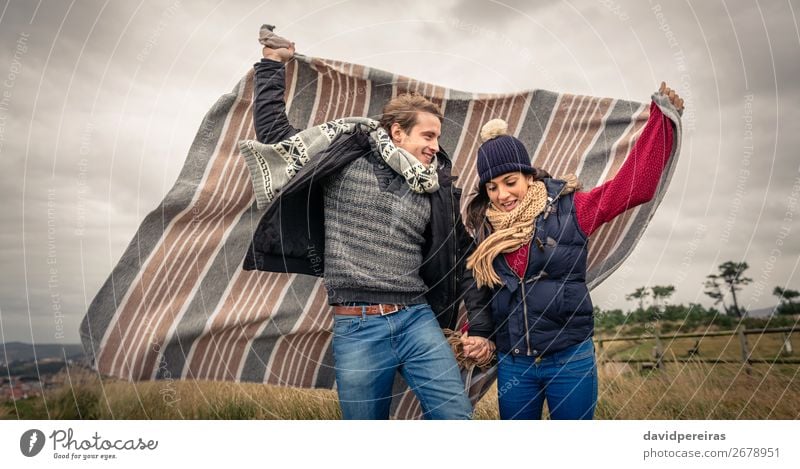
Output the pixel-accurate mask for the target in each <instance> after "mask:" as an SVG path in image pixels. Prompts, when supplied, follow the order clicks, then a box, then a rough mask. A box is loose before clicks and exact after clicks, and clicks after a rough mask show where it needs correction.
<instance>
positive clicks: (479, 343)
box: [461, 334, 495, 363]
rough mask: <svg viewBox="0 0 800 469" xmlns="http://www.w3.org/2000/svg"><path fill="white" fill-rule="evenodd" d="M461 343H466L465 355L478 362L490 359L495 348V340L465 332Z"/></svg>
mask: <svg viewBox="0 0 800 469" xmlns="http://www.w3.org/2000/svg"><path fill="white" fill-rule="evenodd" d="M461 343H463V344H464V355H466V356H467V357H468V358H472V359H473V360H475V361H476V362H478V363H484V362H487V361H489V359H490V358H491V357H492V354H493V353H494V350H495V346H494V342H492V341H491V340H489V339H487V338H485V337H469V336H468V335H467V334H464V336H462V337H461Z"/></svg>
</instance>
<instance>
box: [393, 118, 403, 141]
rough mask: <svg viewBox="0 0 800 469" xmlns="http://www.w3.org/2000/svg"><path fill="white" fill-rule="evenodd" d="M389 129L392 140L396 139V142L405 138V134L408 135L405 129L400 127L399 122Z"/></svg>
mask: <svg viewBox="0 0 800 469" xmlns="http://www.w3.org/2000/svg"><path fill="white" fill-rule="evenodd" d="M389 130H390V132H389V134H390V135H391V137H392V141H394V142H399V141H401V140H402V139H403V137H405V135H406V132H405V130H403V128H402V127H400V124H398V123H397V122H395V123H394V124H392V126H391V127H390V128H389Z"/></svg>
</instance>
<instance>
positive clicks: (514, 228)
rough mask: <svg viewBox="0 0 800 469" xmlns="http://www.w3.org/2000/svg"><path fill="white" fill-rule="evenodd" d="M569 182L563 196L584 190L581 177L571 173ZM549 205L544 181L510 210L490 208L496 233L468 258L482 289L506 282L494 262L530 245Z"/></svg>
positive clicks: (491, 221) (487, 238)
mask: <svg viewBox="0 0 800 469" xmlns="http://www.w3.org/2000/svg"><path fill="white" fill-rule="evenodd" d="M564 180H565V181H566V182H567V184H566V185H565V186H564V188H563V189H562V191H561V195H563V194H568V193H570V192H573V191H575V190H580V182H578V178H577V177H576V176H575V175H573V174H570V175H568V176H567V177H565V178H564ZM546 205H547V188H546V187H545V185H544V183H543V182H542V181H533V182H532V183H531V184H530V186H529V187H528V192H527V193H526V194H525V198H524V199H522V203H520V204H519V205H517V206H516V207H514V210H512V211H510V212H504V211H502V210H500V209H498V208H497V207H495V206H494V204H489V207H488V208H487V209H486V218H488V219H489V223H490V224H491V226H492V230H493V231H492V234H490V235H489V236H487V237H486V239H485V240H483V242H482V243H481V244H479V245H478V247H477V248H475V251H474V252H473V253H472V255H471V256H470V257H469V259H467V268H468V269H472V274H473V276H474V277H475V282H476V283H477V285H478V288H481V287H483V286H488V287H489V288H494V287H495V286H498V285H501V284H502V282H501V280H500V277H499V276H498V275H497V272H495V270H494V266H493V265H492V262H493V261H494V258H495V257H497V256H498V255H500V254H505V253H509V252H514V251H516V250H517V249H519V248H520V247H522V246H524V245H526V244H528V243H529V242H530V241H531V239H532V238H533V235H534V231H535V229H536V227H535V225H534V223H533V220H534V219H535V218H536V217H537V216H539V214H540V213H542V210H544V208H545V206H546Z"/></svg>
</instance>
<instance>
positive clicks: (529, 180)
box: [525, 174, 533, 186]
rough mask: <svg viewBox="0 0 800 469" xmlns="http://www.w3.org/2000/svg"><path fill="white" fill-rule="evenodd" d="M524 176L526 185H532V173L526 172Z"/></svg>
mask: <svg viewBox="0 0 800 469" xmlns="http://www.w3.org/2000/svg"><path fill="white" fill-rule="evenodd" d="M525 178H526V179H527V180H528V185H529V186H532V185H533V174H526V175H525Z"/></svg>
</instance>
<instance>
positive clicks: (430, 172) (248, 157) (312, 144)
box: [239, 117, 439, 209]
mask: <svg viewBox="0 0 800 469" xmlns="http://www.w3.org/2000/svg"><path fill="white" fill-rule="evenodd" d="M358 130H361V131H366V132H368V133H369V139H370V144H371V145H372V148H373V150H374V151H376V152H377V153H378V154H379V155H380V157H381V159H383V161H384V162H385V163H386V164H387V165H388V166H389V167H390V168H392V169H393V170H394V171H395V172H397V173H398V174H400V175H401V176H403V177H404V178H405V180H406V183H407V184H408V186H409V187H410V188H411V190H412V191H414V192H417V193H420V194H422V193H426V192H427V193H432V192H436V191H437V190H438V189H439V179H438V175H437V172H436V168H437V165H438V163H437V160H436V158H434V159H433V162H432V163H431V164H430V165H428V166H427V167H426V166H425V165H423V164H422V163H421V162H420V161H419V160H418V159H417V158H416V157H415V156H414V155H412V154H411V153H409V152H408V151H406V150H404V149H402V148H399V147H397V146H396V145H395V144H394V142H392V139H391V137H389V134H388V133H387V132H386V130H385V129H384V128H383V127H381V126H380V123H379V122H378V121H376V120H374V119H369V118H366V117H345V118H343V119H336V120H333V121H330V122H326V123H324V124H320V125H318V126H315V127H311V128H310V129H306V130H303V131H302V132H299V133H297V134H295V135H293V136H292V137H289V138H288V139H286V140H284V141H282V142H278V143H275V144H264V143H261V142H258V141H256V140H241V141H240V142H239V150H241V153H242V155H243V156H244V158H245V161H246V162H247V167H248V168H249V169H250V176H251V179H252V182H253V191H254V192H255V195H256V204H257V207H258V208H259V209H261V208H263V207H265V206H267V205H268V204H269V203H270V202H272V201H273V200H274V199H275V196H276V194H277V193H278V191H280V189H282V188H283V187H284V186H286V184H287V183H288V182H289V181H290V180H291V179H292V178H293V177H294V176H295V174H297V172H298V171H299V170H300V169H301V168H302V167H303V166H305V165H306V163H308V161H309V160H310V159H311V158H313V157H314V156H316V155H318V154H320V153H321V152H322V151H324V150H326V149H327V148H328V147H329V146H330V144H331V142H333V141H334V140H335V139H336V138H337V137H339V136H340V135H343V134H349V133H353V132H356V131H358Z"/></svg>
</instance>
